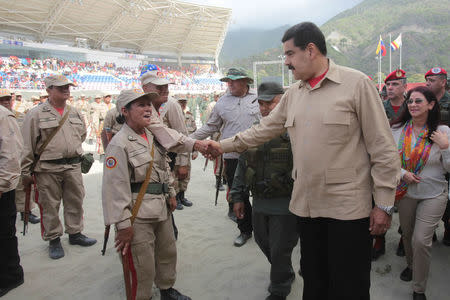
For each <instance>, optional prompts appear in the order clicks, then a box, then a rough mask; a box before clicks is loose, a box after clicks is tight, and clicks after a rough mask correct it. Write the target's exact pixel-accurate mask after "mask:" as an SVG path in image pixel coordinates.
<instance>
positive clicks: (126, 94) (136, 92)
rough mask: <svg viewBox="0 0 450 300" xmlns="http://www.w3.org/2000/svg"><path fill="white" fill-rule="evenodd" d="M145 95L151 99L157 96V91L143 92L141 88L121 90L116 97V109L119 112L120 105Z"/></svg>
mask: <svg viewBox="0 0 450 300" xmlns="http://www.w3.org/2000/svg"><path fill="white" fill-rule="evenodd" d="M143 97H147V98H148V99H150V100H151V101H153V100H154V99H156V98H158V97H159V94H158V93H154V92H151V93H147V94H146V93H144V91H143V90H141V89H130V90H122V91H121V92H120V94H119V97H117V110H118V111H119V112H120V113H121V112H122V107H125V106H127V104H128V103H131V102H133V101H135V100H138V99H140V98H143Z"/></svg>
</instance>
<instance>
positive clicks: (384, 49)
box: [376, 35, 386, 56]
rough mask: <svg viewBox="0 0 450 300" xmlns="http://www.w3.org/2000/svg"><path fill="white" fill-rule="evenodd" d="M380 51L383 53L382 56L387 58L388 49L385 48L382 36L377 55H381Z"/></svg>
mask: <svg viewBox="0 0 450 300" xmlns="http://www.w3.org/2000/svg"><path fill="white" fill-rule="evenodd" d="M380 51H381V56H386V47H385V46H384V43H383V40H382V39H381V35H380V41H379V42H378V46H377V52H376V54H377V55H378V53H380Z"/></svg>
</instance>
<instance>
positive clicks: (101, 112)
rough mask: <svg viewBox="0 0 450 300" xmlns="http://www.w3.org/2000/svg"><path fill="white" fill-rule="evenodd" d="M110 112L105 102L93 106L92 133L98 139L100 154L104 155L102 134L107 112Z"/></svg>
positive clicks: (95, 103)
mask: <svg viewBox="0 0 450 300" xmlns="http://www.w3.org/2000/svg"><path fill="white" fill-rule="evenodd" d="M107 111H108V107H107V106H106V104H105V103H104V102H100V103H97V102H94V103H92V104H91V122H92V128H93V131H92V133H93V134H94V133H95V137H96V139H97V147H98V153H99V154H103V153H104V150H103V146H102V143H101V132H102V130H103V121H104V120H105V117H106V112H107Z"/></svg>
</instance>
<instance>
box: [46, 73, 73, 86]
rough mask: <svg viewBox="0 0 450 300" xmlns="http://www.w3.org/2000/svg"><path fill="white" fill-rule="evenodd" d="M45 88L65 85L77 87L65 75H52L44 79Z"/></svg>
mask: <svg viewBox="0 0 450 300" xmlns="http://www.w3.org/2000/svg"><path fill="white" fill-rule="evenodd" d="M44 82H45V87H47V88H49V87H51V86H64V85H71V86H75V84H73V82H72V81H70V80H69V79H67V77H66V76H64V75H51V76H48V77H46V78H45V79H44Z"/></svg>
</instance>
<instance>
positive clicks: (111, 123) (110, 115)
mask: <svg viewBox="0 0 450 300" xmlns="http://www.w3.org/2000/svg"><path fill="white" fill-rule="evenodd" d="M118 116H119V111H118V110H117V109H116V107H114V108H112V109H110V110H108V112H107V113H106V116H105V120H104V121H103V128H104V129H105V130H106V131H107V132H111V133H112V135H115V134H116V133H118V132H119V130H120V128H122V124H119V123H118V122H117V121H116V118H117V117H118Z"/></svg>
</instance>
